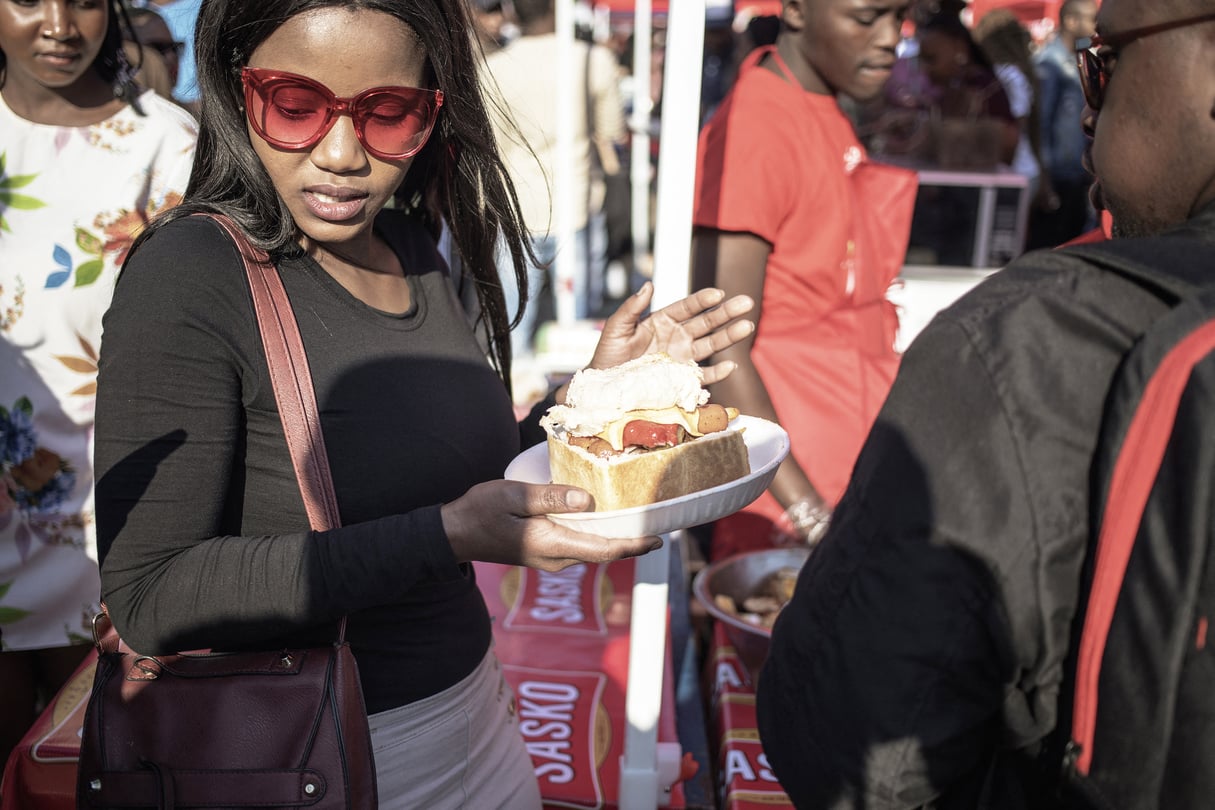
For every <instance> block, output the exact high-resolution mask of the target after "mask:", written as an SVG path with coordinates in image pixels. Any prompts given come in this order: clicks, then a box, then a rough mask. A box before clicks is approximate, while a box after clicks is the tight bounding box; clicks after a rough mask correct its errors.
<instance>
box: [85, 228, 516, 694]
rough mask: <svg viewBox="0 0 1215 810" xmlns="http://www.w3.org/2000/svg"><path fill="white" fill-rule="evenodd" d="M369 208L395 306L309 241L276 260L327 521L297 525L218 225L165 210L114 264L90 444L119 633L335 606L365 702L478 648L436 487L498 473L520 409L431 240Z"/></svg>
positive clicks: (302, 633)
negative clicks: (341, 279)
mask: <svg viewBox="0 0 1215 810" xmlns="http://www.w3.org/2000/svg"><path fill="white" fill-rule="evenodd" d="M377 228H379V229H380V233H381V234H383V235H384V237H385V238H386V239H388V241H389V242H390V244H392V246H393V249H394V250H395V251H396V252H397V254H398V256H399V257H400V259H401V264H402V266H403V267H404V268H405V273H406V276H407V278H408V281H409V284H410V290H411V293H412V306H411V309H410V311H409V312H407V313H405V314H403V315H394V314H387V313H384V312H380V311H378V310H375V309H373V308H371V307H368V306H367V305H366V304H364V303H362V302H361V301H359V300H358V299H356V298H355V297H354V296H352V295H351V294H350V293H349V292H347V291H346V290H345V289H344V288H343V287H341V285H339V284H338V283H337V282H336V281H335V280H334V279H332V278H331V277H330V276H329V275H328V274H327V273H326V272H325V271H324V270H322V269H321V267H320V266H319V265H317V264H316V263H315V262H314V261H313V260H311V259H310V258H307V257H301V258H298V259H282V260H280V262H279V263H278V269H279V274H280V276H281V277H282V279H283V283H284V286H285V287H286V290H287V294H288V297H289V298H290V300H291V303H292V307H293V309H294V311H295V314H296V319H297V321H298V322H299V326H300V332H301V334H302V337H303V342H304V346H305V350H306V352H307V355H308V362H309V364H310V366H311V371H312V377H313V382H314V387H315V389H316V398H317V404H318V407H319V409H320V416H321V425H322V431H323V434H324V439H325V445H326V448H327V452H328V456H329V464H330V467H331V469H332V472H333V481H334V487H335V489H336V494H337V501H338V505H339V509H340V513H341V518H342V524H343V525H342V528H339V529H335V530H332V531H324V532H313V531H310V530H309V526H308V520H307V516H306V514H305V512H304V506H303V499H302V497H301V495H300V491H299V487H298V484H297V482H296V479H295V476H294V472H293V469H292V466H291V460H290V456H289V454H288V451H287V445H286V441H285V438H284V435H283V428H282V424H281V422H280V420H279V414H278V410H277V407H276V405H275V400H274V394H273V390H272V388H271V385H270V380H269V376H268V371H267V367H266V360H265V356H264V354H263V351H262V347H261V341H260V337H259V333H258V330H257V322H256V317H255V315H254V312H253V303H252V298H251V295H250V292H249V285H248V282H247V280H246V277H245V271H244V266H243V264H242V263H241V261H240V258H239V256H238V254H237V252H236V249H235V246H234V245H233V244H232V242H231V240H230V239H229V238H228V237H227V236H226V235H225V234H224V233H223V232H222V231H221V230H220V229H219V228H218V226H217V225H215V224H214V223H213V222H211V221H209V220H206V219H202V218H198V217H195V218H190V219H184V220H179V221H176V222H173V223H171V224H169V225H168V226H166V227H165V228H164V229H163V230H161V231H160V232H158V233H157V234H156V235H154V236H153V237H152V238H151V239H149V240H148V242H147V243H146V244H145V245H144V246H143V247H142V248H141V249H140V250H139V251H138V252H137V253H136V254H135V255H134V256H133V257H132V259H131V261H130V262H129V263H128V265H127V266H126V268H125V269H124V271H123V273H122V275H121V277H120V280H119V282H118V285H117V289H116V292H115V295H114V301H113V305H112V307H111V309H110V311H109V313H108V315H107V316H106V318H105V322H104V338H103V343H102V349H101V360H100V373H99V383H98V398H97V433H96V451H95V452H96V463H97V472H98V476H97V478H98V483H97V522H98V546H99V553H100V555H101V560H102V593H103V596H104V599H105V601H106V603H107V606H108V609H109V611H110V614H111V616H112V617H113V619H114V623H115V626H116V627H117V629H118V630H119V632H120V634H121V635H122V636H123V638H124V640H126V641H127V642H128V643H129V644H130V645H131V646H132V647H133V648H134V649H136V650H138V651H140V652H144V653H163V652H170V651H177V650H188V649H199V648H212V649H241V648H277V647H279V646H282V645H286V644H301V643H317V642H323V641H324V640H326V639H332V638H333V637H334V636H335V631H336V626H337V625H336V620H337V619H338V618H339V617H341V616H343V615H347V614H348V615H349V622H348V629H347V638H348V639H349V640H350V642H351V646H352V649H353V650H354V652H355V655H356V658H357V660H358V663H359V669H360V672H361V676H362V681H363V690H364V698H365V700H366V702H367V708H368V711H370V712H376V711H381V710H384V709H388V708H392V707H395V706H399V705H403V704H405V703H408V702H411V701H413V700H416V699H419V698H422V697H425V696H428V695H431V694H434V693H436V692H438V691H440V690H442V689H444V688H446V687H448V686H450V685H452V684H453V683H455V682H457V681H458V680H460V679H461V678H463V677H464V676H465V675H467V674H468V673H470V672H471V671H472V670H473V668H474V667H475V666H476V665H477V663H478V662H479V661H480V660H481V658H482V657H483V656H484V654H485V652H486V650H487V649H488V645H489V643H490V621H489V617H488V615H487V611H486V608H485V604H484V601H483V600H482V598H481V595H480V592H479V591H478V590H477V587H476V583H475V582H474V579H473V574H472V569H471V567H470V566H467V565H458V564H457V563H456V560H455V558H454V556H453V554H452V550H451V547H450V546H449V544H448V542H447V538H446V535H445V534H444V531H443V527H442V521H441V518H440V514H439V505H441V504H442V503H445V502H447V501H451V500H453V499H455V498H457V497H459V496H460V495H462V494H463V493H464V492H465V491H467V490H468V489H469V487H471V486H473V485H474V484H477V483H479V482H482V481H486V480H489V479H493V478H499V477H501V475H502V473H503V471H504V469H505V467H506V465H507V463H508V462H509V461H510V459H511V458H513V457H514V456H515V455H516V454H517V453H518V451H519V449H520V429H519V425H518V424H517V423H516V422H515V419H514V413H513V410H512V406H511V402H510V399H509V397H508V395H507V392H506V389H505V386H504V385H503V384H502V381H501V380H500V379H499V378H498V376H497V375H496V373H495V372H494V371H493V369H492V368H491V367H490V365H489V363H488V362H487V360H486V357H485V355H484V352H483V351H482V349H481V348H479V346H478V343H477V341H476V340H475V338H474V335H473V332H472V330H471V329H470V328H469V326H468V324H467V320H466V318H465V315H464V312H463V310H462V309H461V308H460V305H459V302H458V301H457V299H456V296H455V293H454V292H453V290H452V287H451V284H450V281H449V280H448V278H447V275H446V265H445V264H444V263H443V261H442V259H441V257H440V256H439V255H438V254H437V252H436V251H435V247H434V244H433V241H432V240H431V239H430V238H429V237H428V235H427V234H426V233H425V231H423V230H422V228H421V227H420V226H418V225H417V224H414V223H411V222H410V221H409V220H407V219H406V218H405V217H403V216H402V215H401V214H400V213H399V212H393V211H386V212H383V213H382V214H381V216H380V218H379V219H378V220H377Z"/></svg>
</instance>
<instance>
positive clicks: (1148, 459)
mask: <svg viewBox="0 0 1215 810" xmlns="http://www.w3.org/2000/svg"><path fill="white" fill-rule="evenodd" d="M1180 291H1181V292H1183V293H1187V297H1189V296H1190V295H1193V294H1194V293H1195V289H1194V288H1193V287H1191V288H1190V289H1189V290H1188V291H1186V290H1184V289H1181V290H1180ZM1211 311H1215V310H1210V309H1208V310H1207V312H1208V316H1207V317H1206V319H1205V320H1203V321H1200V322H1199V323H1198V325H1197V326H1195V327H1194V328H1193V329H1191V330H1190V331H1189V332H1188V333H1186V334H1185V335H1184V336H1183V337H1182V338H1181V339H1180V340H1178V341H1177V342H1176V344H1175V345H1173V346H1172V347H1171V348H1170V349H1169V350H1168V352H1167V353H1166V354H1165V355H1164V356H1163V358H1162V359H1161V361H1160V362H1159V364H1158V365H1157V367H1156V369H1155V371H1154V372H1153V373H1152V374H1151V376H1150V377H1149V378H1148V381H1147V384H1146V386H1145V387H1144V389H1143V395H1142V397H1141V399H1140V400H1139V403H1138V405H1137V406H1136V407H1135V410H1134V412H1133V415H1132V417H1131V419H1130V422H1129V427H1128V428H1127V431H1126V434H1125V438H1124V439H1123V441H1122V444H1121V449H1120V450H1119V452H1118V454H1117V457H1116V459H1115V461H1114V463H1113V465H1112V473H1111V475H1110V485H1109V491H1108V494H1107V496H1106V499H1105V506H1104V509H1103V512H1102V515H1101V521H1100V533H1099V535H1098V539H1097V546H1096V550H1095V552H1094V557H1095V562H1094V563H1093V573H1092V579H1091V583H1092V584H1091V587H1090V589H1089V595H1088V604H1087V608H1086V609H1085V611H1084V614H1083V615H1084V622H1083V625H1082V630H1081V635H1080V642H1079V648H1078V653H1077V661H1076V676H1075V692H1074V702H1073V709H1074V710H1073V713H1072V731H1071V745H1070V746H1069V749H1070V750H1069V756H1068V759H1069V760H1071V762H1070V763H1069V764H1073V765H1074V768H1075V770H1076V772H1077V773H1078V774H1080V775H1081V776H1086V775H1088V773H1089V769H1090V767H1091V765H1092V760H1093V740H1094V737H1095V734H1096V726H1097V708H1098V706H1097V703H1098V684H1099V680H1100V676H1101V664H1102V659H1103V656H1104V653H1105V645H1106V641H1107V640H1108V638H1109V633H1110V627H1111V625H1112V624H1113V619H1114V611H1115V609H1116V607H1117V604H1118V596H1119V593H1120V592H1121V589H1122V584H1123V580H1124V578H1125V577H1126V572H1127V566H1128V564H1129V562H1130V558H1131V552H1132V550H1133V549H1134V546H1135V540H1136V538H1137V537H1138V535H1139V528H1140V522H1141V520H1142V518H1143V513H1144V509H1145V507H1146V505H1147V502H1148V498H1149V496H1150V494H1151V492H1152V488H1153V486H1154V485H1155V482H1156V479H1157V475H1158V473H1159V471H1160V466H1161V462H1162V460H1163V458H1164V455H1165V451H1166V449H1167V447H1168V446H1169V441H1170V438H1171V436H1172V433H1173V426H1174V421H1175V418H1176V414H1177V409H1178V405H1179V403H1180V401H1181V397H1182V394H1183V393H1184V392H1185V390H1186V387H1187V385H1188V383H1189V380H1190V376H1191V373H1192V372H1193V370H1194V367H1195V366H1196V365H1197V364H1198V363H1199V362H1200V361H1202V360H1203V359H1204V358H1205V357H1207V356H1208V355H1210V354H1211V353H1212V352H1215V317H1210V315H1209V313H1210V312H1211ZM1166 317H1167V316H1166Z"/></svg>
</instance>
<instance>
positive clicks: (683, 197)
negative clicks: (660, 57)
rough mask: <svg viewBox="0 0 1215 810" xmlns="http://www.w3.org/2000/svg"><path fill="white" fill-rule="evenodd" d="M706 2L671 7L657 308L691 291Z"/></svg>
mask: <svg viewBox="0 0 1215 810" xmlns="http://www.w3.org/2000/svg"><path fill="white" fill-rule="evenodd" d="M704 47H705V0H678V2H672V3H671V10H670V14H669V16H668V18H667V50H666V68H665V70H664V73H663V80H662V135H661V141H660V142H659V147H658V149H659V151H658V218H657V229H656V232H655V235H654V308H656V309H657V308H658V307H662V306H665V305H667V304H670V303H672V302H674V301H677V300H679V299H680V298H683V297H684V296H685V295H687V294H688V290H689V288H690V286H691V283H690V278H689V277H690V275H691V257H692V195H693V192H694V184H695V181H696V138H697V135H698V134H699V132H700V76H701V69H702V65H703V63H704Z"/></svg>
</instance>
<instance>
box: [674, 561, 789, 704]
mask: <svg viewBox="0 0 1215 810" xmlns="http://www.w3.org/2000/svg"><path fill="white" fill-rule="evenodd" d="M809 557H810V549H809V548H807V547H805V546H790V547H788V548H772V549H763V550H760V551H747V552H744V553H742V554H735V555H732V556H730V557H726V558H725V559H723V560H718V561H717V562H714V563H710V564H709V565H708V566H706V567H705V568H703V569H701V571H700V573H698V574H697V575H696V578H695V579H694V580H693V581H692V593H694V594H695V595H696V599H697V601H699V602H700V603H701V604H702V605H704V608H705V610H706V611H708V613H709V615H710V616H712V617H713V618H714V620H716V621H718V622H721V624H722V625H723V626H724V627H725V630H726V637H727V638H729V639H730V643H731V644H733V645H734V649H735V651H736V652H737V653H738V657H739V658H741V659H742V662H743V664H744V665H745V666H746V667H747V670H748V672H749V674H750V676H751V681H752V682H753V683H754V682H755V680H756V676H757V675H758V673H759V668H760V667H761V666H763V663H764V659H765V658H767V657H768V646H769V644H770V642H771V640H772V623H773V622H774V621H775V620H776V615H777V614H778V613H779V612H780V609H781V608H782V607H784V604H785V602H787V601H789V597H791V596H792V595H793V586H794V584H795V583H796V581H797V575H798V573H799V572H800V571H801V570H802V566H803V565H805V564H806V560H807V559H808V558H809Z"/></svg>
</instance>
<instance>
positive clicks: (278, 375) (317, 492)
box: [204, 214, 342, 531]
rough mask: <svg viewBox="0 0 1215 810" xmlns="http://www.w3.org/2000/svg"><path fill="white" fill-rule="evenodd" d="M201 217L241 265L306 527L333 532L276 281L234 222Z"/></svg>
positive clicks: (302, 380)
mask: <svg viewBox="0 0 1215 810" xmlns="http://www.w3.org/2000/svg"><path fill="white" fill-rule="evenodd" d="M204 216H209V217H210V218H211V219H212V220H214V221H215V223H216V224H218V225H219V226H220V227H221V228H223V229H224V230H225V231H226V232H227V233H228V236H230V237H231V238H232V241H233V242H235V243H236V248H237V250H239V251H240V257H241V259H242V260H243V261H244V263H245V273H246V274H247V275H248V277H249V287H250V289H251V290H252V291H253V308H254V310H255V311H256V312H257V326H258V329H259V331H260V332H261V334H262V347H263V349H264V350H265V352H266V365H267V366H269V368H270V382H271V384H272V385H273V386H274V399H275V402H276V403H277V404H278V412H279V416H280V417H281V418H282V420H283V431H284V432H285V433H286V434H287V449H288V450H289V451H290V452H291V464H292V466H294V467H295V477H296V479H297V480H298V481H299V486H300V493H301V494H302V495H303V496H304V508H305V510H307V512H308V523H309V524H310V525H311V526H312V528H313V529H315V530H317V531H324V530H326V529H336V528H337V527H338V526H341V525H342V522H341V518H340V517H339V516H338V506H337V496H336V495H335V494H334V490H333V476H332V475H331V474H330V471H329V457H328V455H327V454H326V453H325V438H324V436H322V435H321V420H320V411H319V410H318V409H317V406H316V392H315V390H314V389H313V387H312V372H311V371H310V370H309V368H308V356H307V355H306V354H305V353H304V342H303V340H302V339H301V338H300V330H299V325H298V324H297V323H296V321H295V313H294V312H292V310H291V302H290V301H289V300H287V291H286V290H285V289H283V282H282V279H280V278H279V276H278V271H277V270H276V269H275V268H274V264H273V263H272V262H271V261H270V257H269V255H268V254H267V253H266V251H264V250H262V249H260V248H257V247H254V246H253V244H252V243H250V242H249V238H248V237H247V236H245V234H244V231H242V230H241V229H240V228H238V227H237V226H236V223H234V222H233V221H232V220H231V219H229V218H228V217H226V216H224V215H222V214H205V215H204Z"/></svg>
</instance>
